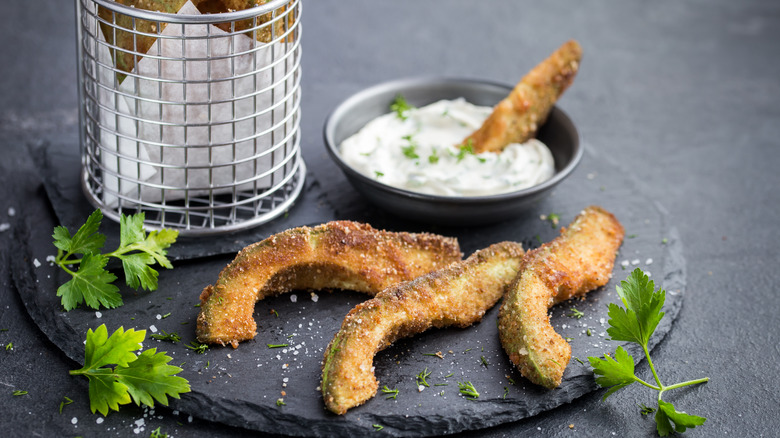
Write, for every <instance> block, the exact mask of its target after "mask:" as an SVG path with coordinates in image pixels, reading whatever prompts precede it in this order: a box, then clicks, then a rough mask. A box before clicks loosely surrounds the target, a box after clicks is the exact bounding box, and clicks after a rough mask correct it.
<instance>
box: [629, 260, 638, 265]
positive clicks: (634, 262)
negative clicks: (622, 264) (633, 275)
mask: <svg viewBox="0 0 780 438" xmlns="http://www.w3.org/2000/svg"><path fill="white" fill-rule="evenodd" d="M631 264H632V265H638V264H639V259H634V260H631Z"/></svg>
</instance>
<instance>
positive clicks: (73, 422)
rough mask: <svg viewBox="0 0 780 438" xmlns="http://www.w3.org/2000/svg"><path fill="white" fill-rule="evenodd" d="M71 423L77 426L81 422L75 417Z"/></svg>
mask: <svg viewBox="0 0 780 438" xmlns="http://www.w3.org/2000/svg"><path fill="white" fill-rule="evenodd" d="M70 422H71V423H72V424H76V423H78V422H79V419H78V418H76V417H73V418H71V419H70Z"/></svg>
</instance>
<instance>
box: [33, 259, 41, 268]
mask: <svg viewBox="0 0 780 438" xmlns="http://www.w3.org/2000/svg"><path fill="white" fill-rule="evenodd" d="M33 265H35V267H36V268H40V267H41V262H39V261H38V259H33Z"/></svg>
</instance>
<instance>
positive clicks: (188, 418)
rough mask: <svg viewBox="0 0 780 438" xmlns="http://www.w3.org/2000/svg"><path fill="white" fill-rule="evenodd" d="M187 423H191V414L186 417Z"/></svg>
mask: <svg viewBox="0 0 780 438" xmlns="http://www.w3.org/2000/svg"><path fill="white" fill-rule="evenodd" d="M187 423H192V415H190V416H189V417H187Z"/></svg>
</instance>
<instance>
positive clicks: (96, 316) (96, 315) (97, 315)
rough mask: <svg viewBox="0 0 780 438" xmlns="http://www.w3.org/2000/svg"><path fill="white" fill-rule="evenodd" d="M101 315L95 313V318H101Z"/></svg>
mask: <svg viewBox="0 0 780 438" xmlns="http://www.w3.org/2000/svg"><path fill="white" fill-rule="evenodd" d="M102 317H103V314H102V313H100V312H95V318H102Z"/></svg>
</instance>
